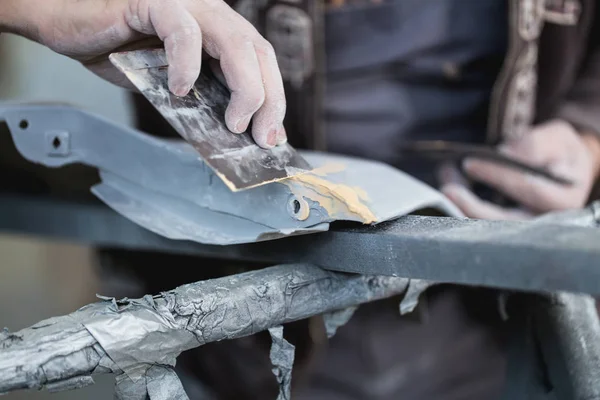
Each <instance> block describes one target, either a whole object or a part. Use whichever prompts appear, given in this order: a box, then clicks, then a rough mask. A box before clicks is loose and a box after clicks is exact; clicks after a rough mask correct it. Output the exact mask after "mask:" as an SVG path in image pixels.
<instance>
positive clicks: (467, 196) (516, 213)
mask: <svg viewBox="0 0 600 400" xmlns="http://www.w3.org/2000/svg"><path fill="white" fill-rule="evenodd" d="M441 190H442V193H444V194H445V195H446V197H448V198H449V199H450V200H451V201H452V202H453V203H454V204H455V205H456V206H457V207H458V208H459V209H460V210H461V211H462V212H463V213H464V214H465V215H466V216H467V217H469V218H477V219H489V220H505V221H506V220H525V219H529V218H531V217H532V214H530V213H528V212H525V211H522V210H509V209H505V208H502V207H499V206H497V205H495V204H492V203H489V202H487V201H484V200H481V199H480V198H479V197H477V196H476V195H475V194H474V193H473V192H471V191H470V190H469V189H467V188H466V187H465V186H463V185H460V184H456V183H449V184H447V185H444V186H443V187H442V189H441Z"/></svg>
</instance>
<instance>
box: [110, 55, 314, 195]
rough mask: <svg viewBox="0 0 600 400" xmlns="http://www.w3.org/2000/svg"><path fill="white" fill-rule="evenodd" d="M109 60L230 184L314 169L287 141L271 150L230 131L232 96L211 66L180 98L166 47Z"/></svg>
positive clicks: (235, 186)
mask: <svg viewBox="0 0 600 400" xmlns="http://www.w3.org/2000/svg"><path fill="white" fill-rule="evenodd" d="M110 60H111V62H112V63H113V64H114V65H115V66H116V67H117V68H119V69H120V70H121V71H122V72H123V73H124V74H125V75H126V76H127V78H129V80H130V81H131V82H132V83H133V84H134V85H135V86H136V87H137V88H138V89H139V91H140V92H141V93H142V94H143V95H144V96H145V97H146V98H147V99H148V100H149V101H150V103H151V104H152V105H153V106H154V107H155V108H156V109H157V110H158V111H159V112H160V113H161V114H162V116H163V117H164V118H165V119H166V120H167V121H168V122H169V123H170V124H171V125H172V126H173V127H174V128H175V130H176V131H177V132H178V133H179V134H180V135H181V136H182V137H183V138H184V139H186V140H187V141H188V142H189V143H191V144H192V145H193V147H194V149H196V150H197V151H198V153H199V154H200V155H201V156H202V159H203V160H204V161H205V162H206V163H207V164H208V165H210V166H211V167H212V168H213V169H214V170H215V171H216V172H217V175H218V176H219V178H221V179H222V180H223V182H224V183H225V184H226V185H227V187H229V189H231V190H234V191H235V190H241V189H248V188H251V187H256V186H259V185H263V184H266V183H269V182H273V181H276V180H280V179H284V178H287V177H290V176H294V175H297V174H299V173H302V172H304V171H307V170H310V169H311V166H310V164H309V163H308V162H306V161H305V160H304V159H303V158H302V157H301V156H300V155H299V154H298V153H297V152H296V150H295V149H294V148H293V147H292V146H290V145H289V144H288V143H286V144H283V145H280V146H276V147H274V148H273V149H270V150H266V149H262V148H260V147H259V146H258V145H257V144H256V143H255V142H254V140H253V139H252V137H251V136H250V134H248V133H247V132H246V133H242V134H233V133H232V132H231V131H229V129H227V126H226V125H225V109H226V108H227V104H228V103H229V96H230V95H229V93H228V91H227V89H226V88H225V87H224V86H223V85H221V84H220V83H219V82H218V80H217V79H216V78H214V77H212V76H211V75H210V74H209V72H208V71H207V69H206V68H203V72H202V73H201V74H200V77H199V79H198V80H197V81H196V83H195V85H194V87H193V88H192V90H191V92H190V93H189V94H188V95H187V96H185V97H177V96H175V95H173V94H172V93H171V92H170V91H169V88H168V83H167V79H168V76H167V66H168V63H167V57H166V54H165V51H164V50H162V49H156V50H138V51H130V52H124V53H114V54H111V56H110Z"/></svg>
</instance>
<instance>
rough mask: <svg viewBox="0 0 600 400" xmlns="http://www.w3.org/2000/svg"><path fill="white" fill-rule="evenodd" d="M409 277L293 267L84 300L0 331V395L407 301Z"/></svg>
mask: <svg viewBox="0 0 600 400" xmlns="http://www.w3.org/2000/svg"><path fill="white" fill-rule="evenodd" d="M414 283H418V285H416V286H411V281H410V280H409V279H405V278H395V277H381V276H379V277H378V276H360V275H350V274H343V273H335V272H330V271H325V270H323V269H320V268H318V267H314V266H310V265H302V264H298V265H284V266H278V267H271V268H266V269H262V270H257V271H251V272H247V273H243V274H239V275H234V276H227V277H223V278H219V279H214V280H208V281H202V282H197V283H192V284H188V285H185V286H181V287H179V288H177V289H174V290H172V291H169V292H166V293H162V294H161V295H159V296H155V297H151V296H146V297H144V298H142V299H138V300H127V301H121V302H116V301H114V299H112V301H108V300H107V301H103V302H99V303H94V304H91V305H88V306H86V307H83V308H82V309H80V310H78V311H76V312H74V313H73V314H70V315H67V316H63V317H58V318H52V319H49V320H46V321H43V322H40V323H38V324H36V325H35V326H33V327H31V328H27V329H23V330H22V331H19V332H16V333H8V332H4V333H0V393H4V392H10V391H14V390H19V389H26V388H42V387H52V388H58V389H60V388H73V387H79V386H82V385H84V384H89V383H92V381H91V378H90V376H91V375H92V374H96V373H107V372H111V373H121V372H124V373H125V374H127V375H128V376H129V377H130V378H132V379H134V378H135V377H136V376H138V377H139V376H140V374H143V373H145V372H144V371H147V370H148V369H149V368H150V366H153V365H167V366H168V365H172V364H174V361H175V358H176V357H177V356H178V355H179V354H180V353H181V352H182V351H185V350H188V349H191V348H194V347H198V346H201V345H203V344H206V343H209V342H214V341H220V340H225V339H235V338H239V337H243V336H247V335H251V334H254V333H257V332H260V331H263V330H266V329H268V328H271V327H274V326H278V325H281V324H284V323H287V322H292V321H296V320H300V319H304V318H307V317H310V316H313V315H319V314H322V313H327V312H331V311H335V310H339V309H344V308H347V307H352V306H356V305H358V304H362V303H366V302H370V301H374V300H377V299H382V298H387V297H391V296H395V295H401V294H406V296H410V297H411V298H407V299H406V300H407V301H409V302H413V301H414V298H413V297H415V296H418V295H419V293H415V290H410V291H408V288H409V286H410V287H411V288H414V287H418V288H420V291H423V290H425V288H426V285H421V283H422V282H414ZM140 371H141V372H140ZM77 385H79V386H77Z"/></svg>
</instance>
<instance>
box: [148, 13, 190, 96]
mask: <svg viewBox="0 0 600 400" xmlns="http://www.w3.org/2000/svg"><path fill="white" fill-rule="evenodd" d="M151 4H152V6H151V7H150V19H151V21H152V23H153V25H154V28H155V29H156V34H157V35H158V37H159V38H160V39H161V40H162V41H163V42H164V43H165V52H166V53H167V60H168V61H169V90H171V92H173V93H174V94H175V95H177V96H185V95H187V94H188V93H189V91H190V90H191V89H192V86H193V85H194V83H195V82H196V80H197V79H198V76H199V75H200V67H201V65H202V32H201V31H200V26H199V25H198V22H197V21H196V19H195V18H194V17H193V16H192V14H190V13H189V12H188V11H187V10H186V9H185V8H184V7H183V6H182V5H181V4H179V3H178V2H172V3H170V4H169V6H168V7H165V6H164V2H158V1H153V2H152V3H151Z"/></svg>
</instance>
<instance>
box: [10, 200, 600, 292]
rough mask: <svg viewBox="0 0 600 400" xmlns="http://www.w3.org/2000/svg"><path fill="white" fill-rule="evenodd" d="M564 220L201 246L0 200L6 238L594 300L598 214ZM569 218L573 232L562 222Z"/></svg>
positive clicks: (599, 264)
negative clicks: (35, 238)
mask: <svg viewBox="0 0 600 400" xmlns="http://www.w3.org/2000/svg"><path fill="white" fill-rule="evenodd" d="M566 215H567V217H568V218H567V217H565V218H561V215H560V214H559V215H558V216H554V217H552V218H544V219H542V220H540V221H539V222H509V221H478V220H469V219H459V218H447V217H419V216H407V217H403V218H400V219H398V220H396V221H391V222H388V223H383V224H380V225H377V226H374V227H365V226H360V227H351V228H344V227H334V228H332V231H330V232H325V233H319V234H311V235H306V236H298V237H291V238H287V239H280V240H277V241H269V242H261V243H254V244H248V245H236V246H209V245H202V244H198V243H192V242H184V241H173V240H169V239H166V238H164V237H161V236H159V235H156V234H154V233H152V232H150V231H147V230H145V229H143V228H141V227H139V226H137V225H135V224H134V223H132V222H130V221H128V220H126V219H125V218H123V217H121V216H119V215H118V214H116V213H115V212H113V211H111V210H109V209H108V208H106V207H104V206H102V205H92V204H75V203H68V202H56V201H54V202H53V201H51V200H47V199H42V200H39V199H38V200H35V199H31V198H23V197H16V198H11V197H7V196H2V197H0V231H5V232H13V233H29V234H37V235H44V236H53V237H57V238H62V239H69V240H74V241H78V242H84V243H88V244H91V245H94V246H106V247H120V248H126V249H135V250H153V251H162V252H174V253H184V254H193V255H198V256H205V257H217V258H224V259H238V260H246V261H261V262H268V263H273V264H277V263H292V262H304V263H310V264H315V265H319V266H321V267H323V268H327V269H331V270H338V271H344V272H353V273H361V274H367V275H395V276H403V277H407V278H415V279H425V280H430V281H435V282H448V283H458V284H466V285H480V286H488V287H498V288H507V289H518V290H526V291H555V290H564V291H572V292H582V293H590V294H600V246H598V243H600V230H599V229H594V228H588V227H582V226H581V225H587V223H584V222H589V225H593V224H595V223H596V221H597V212H596V211H594V210H592V209H587V210H582V211H577V212H572V211H571V212H568V213H567V214H566ZM572 218H575V219H578V223H579V225H580V226H565V225H562V224H563V222H564V221H563V220H565V219H572ZM557 221H558V222H557ZM540 224H543V228H542V227H540Z"/></svg>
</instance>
